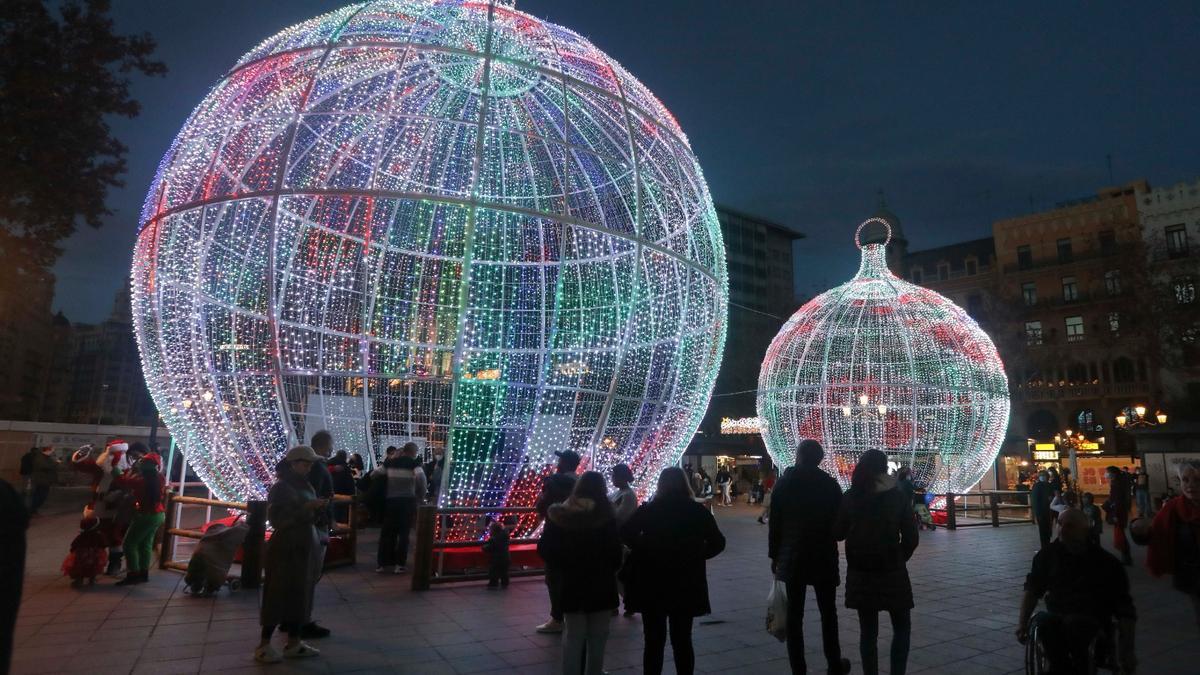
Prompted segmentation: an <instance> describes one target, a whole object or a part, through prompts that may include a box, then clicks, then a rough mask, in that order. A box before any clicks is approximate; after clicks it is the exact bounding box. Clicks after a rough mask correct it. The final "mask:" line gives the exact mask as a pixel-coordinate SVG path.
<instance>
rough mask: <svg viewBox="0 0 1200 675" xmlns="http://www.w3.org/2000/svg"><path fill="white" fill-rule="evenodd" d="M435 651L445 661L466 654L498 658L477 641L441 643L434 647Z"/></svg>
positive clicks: (465, 655) (459, 657)
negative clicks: (451, 643)
mask: <svg viewBox="0 0 1200 675" xmlns="http://www.w3.org/2000/svg"><path fill="white" fill-rule="evenodd" d="M435 649H436V651H437V653H438V654H440V655H441V657H442V658H443V659H445V660H447V661H453V660H455V659H463V658H466V657H468V656H491V657H492V658H493V659H498V658H499V657H498V656H496V655H495V654H493V653H492V652H491V650H489V649H488V648H487V647H485V646H483V645H482V644H480V643H478V642H467V643H464V644H453V645H442V646H440V647H436V648H435Z"/></svg>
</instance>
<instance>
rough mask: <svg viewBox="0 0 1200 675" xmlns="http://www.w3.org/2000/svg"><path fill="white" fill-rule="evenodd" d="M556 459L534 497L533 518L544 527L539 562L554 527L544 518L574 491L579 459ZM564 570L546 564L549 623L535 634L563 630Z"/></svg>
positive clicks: (561, 454)
mask: <svg viewBox="0 0 1200 675" xmlns="http://www.w3.org/2000/svg"><path fill="white" fill-rule="evenodd" d="M554 454H555V455H556V456H557V457H558V466H557V467H555V470H554V473H552V474H550V475H549V476H546V477H545V478H544V479H542V494H541V495H539V496H538V500H537V504H535V507H536V509H537V514H538V515H539V516H541V517H542V519H543V521H544V523H543V525H542V536H541V538H540V539H538V545H537V550H538V555H540V556H542V560H544V561H545V560H546V556H545V555H543V554H542V546H543V544H544V542H545V541H546V537H547V536H551V537H553V535H554V530H555V528H557V527H558V524H557V523H555V522H554V521H552V520H548V519H547V518H546V516H547V515H548V513H549V511H550V506H551V505H552V504H558V503H559V502H564V501H566V500H567V498H568V497H570V496H571V492H573V491H574V490H575V481H576V479H577V477H576V475H575V471H576V470H577V469H578V468H579V462H580V460H581V457H580V456H579V453H577V452H575V451H574V450H558V451H555V453H554ZM563 573H564V570H563V569H562V568H560V567H559V566H558V565H555V564H554V563H552V562H550V561H546V592H547V594H549V596H550V619H549V620H547V621H546V622H545V623H543V624H541V625H539V626H538V627H537V632H539V633H561V632H562V630H563V612H562V604H561V597H562V578H563Z"/></svg>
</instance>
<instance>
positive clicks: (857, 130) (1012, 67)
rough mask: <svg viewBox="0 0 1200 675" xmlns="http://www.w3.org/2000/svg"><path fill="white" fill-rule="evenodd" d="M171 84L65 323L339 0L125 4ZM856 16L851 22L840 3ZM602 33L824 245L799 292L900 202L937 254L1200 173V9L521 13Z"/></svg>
mask: <svg viewBox="0 0 1200 675" xmlns="http://www.w3.org/2000/svg"><path fill="white" fill-rule="evenodd" d="M115 4H116V8H115V10H114V12H115V14H116V17H117V22H118V27H119V28H120V29H121V30H122V31H126V32H135V31H138V32H140V31H148V32H150V33H151V34H152V35H154V37H155V38H156V39H157V40H158V42H159V54H160V57H161V58H162V59H163V60H164V61H166V63H167V65H168V67H169V68H170V72H169V73H168V74H167V76H166V77H165V78H159V79H153V80H148V79H141V80H138V81H137V82H136V83H135V85H134V94H135V96H136V97H137V98H138V99H139V100H141V102H142V105H143V110H142V115H141V116H140V117H139V118H137V119H136V120H133V121H125V120H116V121H114V123H113V127H114V129H115V130H116V133H117V135H118V136H119V138H121V140H122V141H123V142H124V143H125V144H126V145H128V146H129V148H130V151H129V173H128V175H127V177H126V182H127V185H126V187H125V188H124V189H121V190H116V191H114V192H113V193H112V195H111V197H110V204H111V207H112V208H113V210H114V211H115V215H114V216H113V217H112V218H110V219H109V222H108V223H107V224H106V225H105V226H104V227H103V228H102V229H100V230H95V231H93V230H84V231H81V232H80V233H79V234H77V235H76V236H75V237H73V238H72V239H71V241H69V242H68V244H67V253H66V255H65V256H64V257H63V260H62V262H61V263H60V265H59V266H58V269H57V273H58V279H59V281H58V296H57V299H56V302H55V305H56V308H60V309H62V310H63V311H64V312H66V314H67V316H68V317H69V318H70V319H72V320H74V321H95V320H98V319H100V318H102V317H103V316H105V315H106V314H107V312H108V309H109V307H110V305H111V301H112V297H113V294H114V293H115V291H116V290H117V288H118V286H119V285H120V284H122V283H126V280H127V278H128V269H129V261H130V256H131V252H132V244H133V239H134V234H135V230H136V227H137V217H138V210H139V209H140V207H141V202H142V198H143V196H144V193H145V190H146V188H147V186H148V185H149V182H150V180H151V178H152V177H153V173H154V170H155V168H156V166H157V164H158V161H159V159H160V158H161V156H162V153H163V152H164V151H165V150H166V148H167V146H168V145H169V144H170V142H171V139H172V138H173V137H174V135H175V133H176V132H177V131H178V130H179V127H180V126H181V125H182V124H183V121H184V119H185V118H186V117H187V115H188V113H189V112H190V111H191V109H192V107H193V106H195V105H196V104H197V103H198V102H199V101H200V99H201V98H202V97H203V96H204V94H205V93H206V92H207V91H208V89H209V87H210V86H212V84H213V83H215V82H216V80H217V79H218V78H219V77H220V76H221V74H222V73H223V72H224V71H225V70H226V69H227V68H228V67H229V66H230V65H231V64H232V63H233V62H234V61H235V60H236V59H237V58H238V57H239V56H240V55H241V54H242V53H244V52H246V51H248V50H249V49H250V48H251V47H252V46H254V45H255V44H257V43H258V42H259V41H261V40H262V39H264V38H266V37H267V36H269V35H271V34H273V33H275V32H277V31H278V30H280V29H282V28H285V27H287V26H289V25H291V24H294V23H297V22H299V21H302V20H304V19H307V18H310V17H311V16H314V15H316V14H319V13H321V12H324V11H328V10H331V9H334V8H336V7H338V6H340V5H341V4H342V3H337V2H320V1H317V0H287V1H286V2H285V1H284V0H272V1H269V2H268V1H266V0H259V1H255V2H245V1H244V0H236V1H235V0H203V1H202V0H187V1H185V0H173V1H172V2H161V1H158V0H154V1H151V0H119V1H118V2H117V3H115ZM848 4H853V5H854V6H853V7H847V6H845V5H848ZM517 6H518V8H520V9H522V10H524V11H527V12H530V13H532V14H534V15H536V16H540V17H542V18H544V19H547V20H549V21H553V22H554V23H559V24H562V25H565V26H567V27H569V28H572V29H574V30H575V31H577V32H579V33H580V34H582V35H584V36H586V37H588V38H589V39H591V40H592V41H593V42H594V43H595V44H596V45H597V46H598V47H600V48H601V49H603V50H604V51H605V52H607V53H608V54H609V55H610V56H611V57H613V58H614V59H616V60H617V61H619V62H621V63H622V64H623V65H624V66H625V67H626V68H627V69H628V70H629V71H630V72H632V73H633V74H634V75H635V76H636V77H638V78H639V79H641V80H642V81H643V82H644V83H645V84H646V85H647V86H648V87H649V88H650V89H651V90H652V91H653V92H655V93H656V94H657V95H658V97H659V98H660V99H662V101H663V102H664V103H665V104H666V105H667V107H668V108H670V109H671V111H672V112H673V113H674V114H675V116H676V118H678V120H679V123H680V124H681V125H682V127H683V129H684V131H685V132H686V133H687V134H688V136H689V138H690V140H691V143H692V147H693V149H694V150H695V152H696V154H697V155H698V156H699V158H700V162H701V166H702V167H703V168H704V172H705V175H706V177H707V179H708V183H709V187H710V189H711V190H712V194H713V198H714V200H716V201H718V202H722V203H726V204H729V205H731V206H734V207H736V208H738V209H740V210H743V211H748V212H752V213H757V214H761V215H763V216H767V217H770V218H774V219H777V220H780V221H783V222H785V223H787V224H789V225H791V226H793V227H795V228H797V229H800V230H802V231H804V232H806V233H808V235H809V239H807V240H805V241H804V242H802V243H801V244H800V245H799V246H798V249H797V253H798V257H797V266H798V269H797V279H796V287H797V290H798V291H799V292H801V293H804V294H811V293H814V292H818V291H821V290H824V289H825V288H827V287H829V286H831V285H834V284H837V283H840V282H842V281H844V280H845V279H846V278H848V277H849V276H850V274H851V273H852V272H853V270H854V268H855V266H856V264H857V260H856V258H857V256H856V255H855V253H856V252H855V250H854V248H853V245H852V244H851V236H852V234H853V231H854V226H855V225H856V224H857V223H858V222H859V221H861V220H862V219H863V218H864V217H865V216H867V215H869V214H870V212H871V211H872V210H874V205H875V199H876V197H875V195H876V191H877V190H878V189H880V188H882V189H883V190H884V191H885V194H886V196H887V200H888V203H889V206H890V207H891V208H892V210H893V211H895V212H896V213H897V214H898V215H899V217H900V219H901V221H902V223H903V225H904V229H905V231H906V233H907V235H908V238H909V240H910V242H911V243H910V248H914V249H916V248H927V247H930V246H937V245H941V244H946V243H950V242H953V241H958V240H963V239H970V238H975V237H981V236H987V235H988V234H989V233H990V223H991V221H992V220H994V219H996V218H1000V217H1005V216H1010V215H1016V214H1020V213H1025V212H1028V211H1030V210H1032V208H1033V207H1037V208H1041V207H1045V206H1049V205H1052V204H1053V203H1054V202H1056V201H1060V200H1064V199H1069V198H1073V197H1077V196H1083V195H1087V194H1091V193H1093V192H1094V191H1095V189H1096V188H1098V187H1100V186H1102V185H1105V184H1107V183H1108V169H1107V168H1106V164H1105V155H1107V154H1111V155H1112V157H1113V175H1114V177H1115V179H1116V181H1118V182H1121V181H1127V180H1131V179H1134V178H1140V177H1144V178H1147V179H1149V180H1150V181H1151V183H1152V184H1164V183H1174V182H1176V181H1180V180H1188V179H1193V178H1195V177H1197V176H1200V123H1198V122H1197V114H1198V113H1200V77H1198V76H1197V73H1198V72H1200V4H1198V3H1196V2H1195V1H1194V0H1184V1H1179V2H1161V3H1122V4H1117V3H1112V2H1097V3H1087V4H1086V6H1085V5H1084V4H1083V3H1043V2H1035V3H1031V2H1009V3H999V2H996V3H933V2H928V3H923V2H911V3H878V4H876V3H869V4H865V3H862V4H860V3H834V2H828V3H797V2H784V1H782V0H752V1H750V2H743V1H738V2H735V1H732V0H731V1H728V2H705V1H702V0H701V1H697V0H675V1H667V0H663V1H659V2H647V1H646V0H603V1H596V0H577V1H574V2H569V1H563V0H557V1H556V0H522V1H520V2H518V4H517Z"/></svg>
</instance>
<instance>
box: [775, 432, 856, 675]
mask: <svg viewBox="0 0 1200 675" xmlns="http://www.w3.org/2000/svg"><path fill="white" fill-rule="evenodd" d="M824 458H825V450H824V449H823V448H822V447H821V444H820V443H819V442H817V441H815V440H812V439H806V440H803V441H801V442H800V445H799V447H798V448H797V449H796V466H793V467H791V468H789V469H788V470H787V471H785V472H784V474H783V477H782V478H780V479H779V482H778V483H777V484H776V486H775V495H774V497H772V499H771V517H770V518H769V521H768V522H769V528H768V531H767V540H768V547H767V556H768V557H769V558H770V559H771V572H772V573H773V574H774V575H775V578H776V579H781V580H782V581H783V582H784V583H785V584H787V598H788V604H787V608H788V611H787V647H788V661H789V662H790V663H791V666H792V672H793V673H806V672H808V666H807V664H806V662H805V658H804V596H805V593H806V591H807V589H806V588H805V587H806V586H812V587H813V592H814V593H815V594H816V596H817V609H818V610H820V612H821V640H822V644H823V646H824V649H825V663H826V665H827V669H828V670H827V672H829V673H831V674H833V675H838V674H841V673H848V672H850V660H849V659H845V658H842V647H841V644H840V643H839V641H838V620H837V587H838V585H839V584H840V583H841V575H840V573H839V571H838V545H837V539H835V538H834V536H833V524H834V521H835V520H837V516H838V510H839V507H840V506H841V502H842V488H841V486H839V485H838V482H837V481H836V480H834V479H833V477H832V476H830V475H829V474H828V473H826V472H825V471H823V470H821V468H820V464H821V460H822V459H824Z"/></svg>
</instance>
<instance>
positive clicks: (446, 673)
mask: <svg viewBox="0 0 1200 675" xmlns="http://www.w3.org/2000/svg"><path fill="white" fill-rule="evenodd" d="M392 670H393V672H396V673H402V674H403V675H457V674H456V673H455V671H454V666H451V665H450V664H449V663H446V662H445V661H437V662H433V663H422V664H420V665H418V666H393V668H392Z"/></svg>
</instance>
